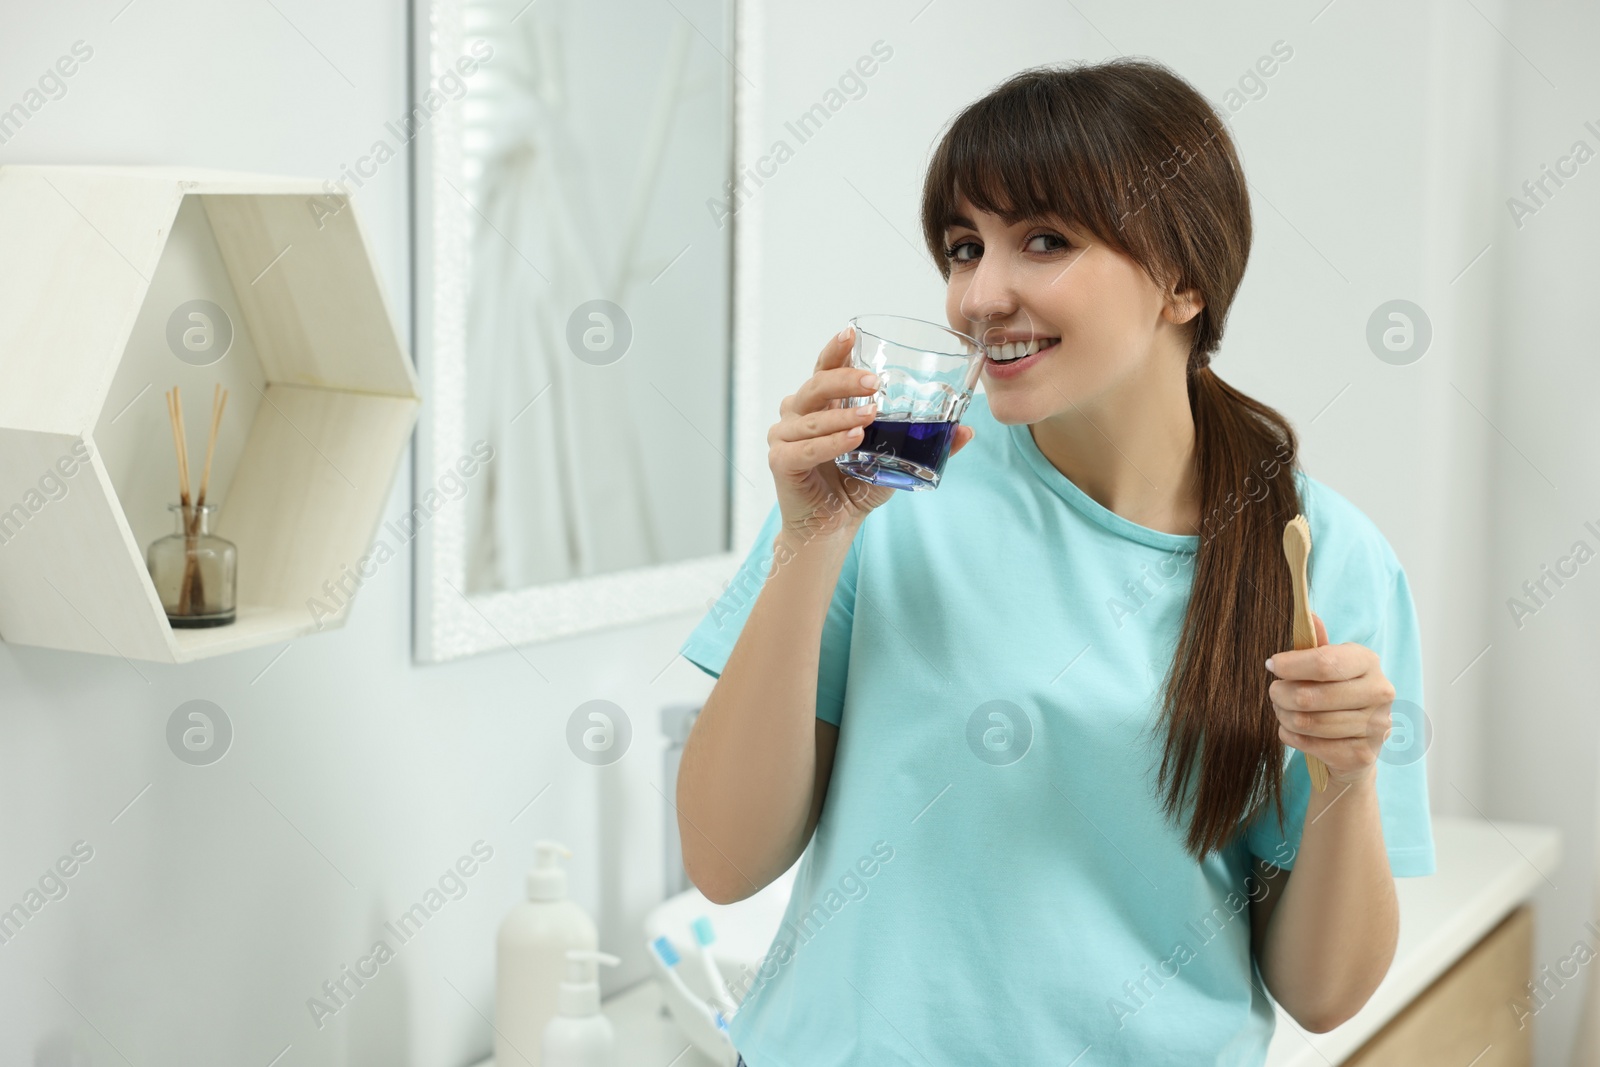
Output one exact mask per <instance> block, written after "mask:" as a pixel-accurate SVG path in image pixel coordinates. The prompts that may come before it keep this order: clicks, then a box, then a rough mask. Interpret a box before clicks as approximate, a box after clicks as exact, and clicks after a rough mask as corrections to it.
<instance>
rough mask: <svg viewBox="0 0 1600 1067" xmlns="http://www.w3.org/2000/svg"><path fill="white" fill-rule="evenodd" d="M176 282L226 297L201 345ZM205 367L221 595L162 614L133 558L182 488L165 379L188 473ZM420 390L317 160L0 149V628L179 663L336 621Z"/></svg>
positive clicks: (364, 565) (46, 642) (358, 571)
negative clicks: (223, 543)
mask: <svg viewBox="0 0 1600 1067" xmlns="http://www.w3.org/2000/svg"><path fill="white" fill-rule="evenodd" d="M192 301H209V302H210V303H212V304H214V305H216V306H217V307H220V308H221V309H222V311H223V313H224V315H225V317H226V321H225V322H217V323H210V326H211V327H212V329H213V331H214V332H213V333H212V334H211V335H209V337H207V338H206V339H207V340H209V341H210V342H211V343H212V344H214V345H215V346H216V347H215V348H214V349H213V350H212V351H210V352H206V351H204V349H203V346H201V347H202V351H201V354H200V355H199V356H196V355H195V354H194V353H193V352H192V351H185V352H183V353H180V351H179V348H180V346H179V344H177V343H175V342H169V336H171V337H173V338H178V337H182V336H183V329H184V327H185V326H186V325H188V323H189V322H190V321H191V320H189V318H188V311H189V310H190V309H186V308H185V307H184V305H186V304H189V303H190V302H192ZM193 321H195V322H199V321H201V320H193ZM228 327H231V334H232V339H231V343H230V344H229V346H228V347H227V348H226V349H222V347H221V345H222V337H223V331H225V330H226V329H227V328H228ZM195 336H204V335H195ZM218 351H220V352H221V355H220V358H217V352H218ZM206 360H213V361H212V362H209V363H205V365H200V364H201V363H203V362H205V361H206ZM214 382H221V383H222V385H223V386H224V387H225V388H226V389H228V390H229V400H228V406H227V409H226V412H225V414H224V416H223V421H222V427H221V432H220V433H219V435H218V439H217V449H216V454H215V459H214V461H213V464H212V470H211V482H210V491H209V493H208V502H211V503H217V504H219V505H220V507H219V509H218V513H217V521H216V523H215V524H214V527H213V528H214V530H215V532H216V533H217V534H218V535H219V536H221V537H225V538H227V539H228V540H230V541H232V542H234V543H235V544H236V545H237V546H238V617H237V620H236V621H235V622H233V623H232V624H229V625H225V626H217V627H213V628H208V629H181V628H180V629H176V630H175V629H173V628H172V627H171V626H170V625H169V624H168V622H167V617H166V613H165V612H164V611H163V610H162V607H161V602H160V600H159V599H158V597H157V595H156V589H155V585H154V583H153V582H152V581H151V578H150V574H149V571H148V570H147V569H146V565H145V553H146V550H147V549H148V547H149V545H150V542H151V541H153V540H156V539H157V538H160V537H162V536H165V535H166V534H169V533H171V532H172V531H173V528H174V519H173V517H172V514H171V513H170V512H169V511H168V510H167V505H168V504H171V503H175V502H176V501H177V496H178V475H177V460H176V457H175V454H174V452H173V441H172V431H171V428H170V425H169V423H168V419H167V412H166V406H165V404H164V403H163V401H162V394H163V393H164V392H165V391H166V390H167V389H168V388H169V387H171V386H173V385H177V386H180V387H181V388H182V391H183V396H184V398H185V414H186V423H185V427H186V432H187V434H188V439H189V445H190V456H189V464H190V468H191V472H192V474H191V477H192V478H193V480H194V481H195V482H198V480H199V470H200V466H201V464H202V463H203V461H204V455H205V439H206V435H207V432H208V430H209V425H210V422H209V416H210V409H211V394H212V383H214ZM420 406H421V400H420V397H419V392H418V388H417V379H416V375H415V373H414V372H413V370H412V366H411V361H410V359H409V357H408V356H407V354H406V351H405V347H404V345H403V344H402V343H401V339H400V337H399V335H398V334H397V332H396V324H395V322H394V320H393V319H392V317H391V316H390V313H389V308H388V305H387V302H386V301H385V298H384V294H383V289H382V286H381V284H380V281H379V276H378V271H377V268H376V266H375V264H374V263H373V259H372V253H371V250H370V249H369V248H368V247H367V243H366V240H365V239H364V237H363V236H362V231H361V227H360V226H359V224H358V223H357V220H356V212H355V206H354V205H353V204H351V203H350V202H349V200H348V199H347V198H346V197H343V196H339V195H330V194H328V193H327V192H326V191H325V190H324V188H323V187H322V184H321V183H320V182H317V181H313V180H310V179H298V178H279V177H265V176H257V175H249V174H233V173H228V172H219V171H195V170H180V169H173V168H147V167H97V166H70V167H69V166H62V167H55V166H4V167H0V637H4V638H5V640H7V641H12V642H17V643H19V644H25V645H40V646H44V647H47V648H58V649H69V650H73V651H78V652H93V653H101V654H106V655H119V656H122V657H124V658H126V659H129V660H134V659H142V660H154V661H159V662H167V663H183V662H188V661H190V660H196V659H200V658H203V657H207V656H214V655H219V654H222V653H226V652H235V651H238V650H241V649H246V648H254V647H257V646H260V645H266V644H272V643H276V642H280V641H284V640H287V639H289V638H292V637H296V636H299V635H302V634H307V633H312V632H315V631H317V630H321V629H325V628H327V627H329V626H337V625H340V624H342V623H343V622H344V620H345V619H346V617H347V616H348V612H349V607H350V602H351V599H352V597H353V596H354V593H355V591H356V589H357V588H359V586H360V584H361V581H362V580H364V579H365V578H366V577H370V575H371V573H373V571H372V568H373V567H374V566H375V565H376V564H375V563H374V562H373V558H372V553H371V549H372V547H373V541H374V536H375V535H376V534H377V527H378V522H379V520H380V519H381V518H382V514H383V508H384V505H385V503H386V501H387V499H388V496H389V492H390V489H391V486H392V485H393V481H394V475H395V471H396V469H397V467H398V466H399V461H400V458H401V456H402V455H403V454H404V452H405V447H406V442H407V439H408V438H409V436H410V433H411V428H412V425H413V423H414V422H415V421H416V417H417V411H418V409H419V407H420ZM385 540H386V541H388V542H390V544H389V548H390V550H391V552H393V551H394V550H395V549H396V548H401V547H403V546H400V545H398V544H397V543H395V542H397V538H396V537H395V536H393V535H392V534H390V535H386V537H385ZM400 555H401V556H402V562H400V563H397V564H391V565H392V566H399V567H404V566H405V563H404V562H403V559H404V554H403V552H401V553H400ZM387 558H388V557H387V556H382V555H381V554H380V556H379V559H380V561H381V560H384V559H387ZM358 575H359V577H358Z"/></svg>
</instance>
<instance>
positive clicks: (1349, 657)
mask: <svg viewBox="0 0 1600 1067" xmlns="http://www.w3.org/2000/svg"><path fill="white" fill-rule="evenodd" d="M1311 619H1312V622H1313V623H1314V624H1315V625H1316V629H1317V647H1316V648H1303V649H1300V650H1299V651H1289V652H1278V653H1274V654H1273V656H1272V658H1271V659H1269V660H1267V664H1268V666H1267V669H1268V670H1270V671H1271V672H1272V673H1273V674H1275V675H1277V680H1276V681H1274V682H1273V683H1272V684H1271V685H1270V686H1268V687H1267V693H1268V695H1269V696H1270V697H1271V699H1272V707H1273V710H1274V711H1276V712H1277V713H1278V736H1279V737H1280V738H1282V739H1283V742H1284V744H1286V745H1289V746H1291V747H1293V748H1298V749H1299V750H1300V751H1302V752H1304V753H1306V754H1307V755H1309V756H1316V757H1317V758H1318V759H1320V760H1322V762H1323V763H1325V764H1327V765H1328V778H1329V780H1330V781H1334V782H1338V783H1340V784H1341V785H1348V784H1353V783H1356V782H1362V781H1365V780H1367V779H1368V778H1370V777H1372V776H1374V775H1376V774H1377V767H1378V752H1379V751H1380V750H1381V749H1382V748H1383V743H1384V741H1385V740H1387V739H1388V737H1389V730H1390V725H1391V722H1390V717H1389V709H1390V705H1391V704H1392V703H1393V701H1394V695H1395V694H1394V686H1393V685H1392V684H1391V683H1390V681H1389V679H1388V678H1385V677H1384V675H1383V667H1382V665H1381V664H1379V662H1378V654H1377V653H1376V652H1374V651H1372V649H1370V648H1367V647H1366V646H1365V645H1358V644H1356V643H1354V642H1352V641H1346V642H1345V643H1344V644H1340V645H1330V644H1328V630H1327V628H1326V627H1325V626H1323V625H1322V619H1321V617H1320V616H1318V615H1317V614H1316V613H1315V612H1313V613H1312V615H1311Z"/></svg>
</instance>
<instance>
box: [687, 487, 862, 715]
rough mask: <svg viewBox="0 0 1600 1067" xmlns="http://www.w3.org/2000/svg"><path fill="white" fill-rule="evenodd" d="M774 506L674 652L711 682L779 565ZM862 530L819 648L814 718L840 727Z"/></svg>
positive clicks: (852, 545) (835, 593)
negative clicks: (736, 566)
mask: <svg viewBox="0 0 1600 1067" xmlns="http://www.w3.org/2000/svg"><path fill="white" fill-rule="evenodd" d="M782 518H783V516H782V513H781V512H780V511H779V510H778V505H777V504H773V505H772V510H771V511H770V512H768V514H767V518H766V521H765V522H763V523H762V525H761V529H760V531H759V532H758V533H757V534H756V539H755V543H754V544H752V545H751V546H750V551H749V553H748V554H747V555H746V556H745V558H744V562H743V563H741V564H740V565H739V569H738V570H737V571H735V572H734V575H733V577H732V578H730V579H729V580H728V584H727V586H726V587H725V588H724V589H723V591H722V595H721V596H719V597H718V598H717V599H716V600H715V601H713V602H712V604H711V606H710V610H708V611H707V612H706V614H705V616H704V617H703V618H701V620H700V622H699V623H698V624H697V625H696V626H695V628H694V629H693V630H692V631H690V633H689V636H688V638H687V639H686V640H685V641H684V642H683V645H682V646H681V647H680V648H679V649H678V654H679V655H681V656H683V657H684V658H685V659H687V660H688V661H689V662H690V663H693V664H694V665H695V666H697V667H699V668H700V669H701V670H703V671H705V672H706V673H707V674H709V675H711V676H712V677H713V678H716V677H720V676H721V674H722V668H723V667H724V666H725V665H726V664H727V662H728V656H729V654H731V653H732V652H733V646H734V642H736V641H737V640H738V639H739V632H740V631H741V630H743V629H744V624H745V620H746V619H748V618H749V617H750V609H751V608H752V607H754V606H755V602H756V597H757V595H758V594H759V593H760V592H761V587H762V585H763V584H764V583H765V582H766V580H767V578H768V576H769V575H770V574H771V573H772V572H773V566H774V564H775V563H776V564H777V565H778V566H782V564H783V562H784V561H783V560H782V559H781V558H778V557H776V556H775V554H774V552H773V542H774V538H775V537H776V536H777V532H778V526H779V524H780V522H781V521H782ZM865 529H866V524H865V523H863V524H862V525H861V526H860V528H858V529H857V530H856V536H855V540H854V541H852V542H851V543H850V551H849V553H847V554H846V556H845V561H844V565H843V566H842V567H841V568H840V570H839V581H838V582H837V583H836V584H835V585H834V589H833V599H832V600H831V601H830V602H829V604H828V615H827V618H826V619H825V620H824V621H823V624H822V644H821V648H820V649H819V656H818V660H817V718H819V719H822V720H823V721H825V722H830V723H832V724H833V725H835V726H837V725H839V721H840V719H841V718H843V715H844V690H845V682H846V680H847V678H848V676H849V667H850V630H851V624H852V622H853V620H854V617H855V604H856V574H857V568H858V567H859V565H860V552H861V537H862V533H863V531H864V530H865Z"/></svg>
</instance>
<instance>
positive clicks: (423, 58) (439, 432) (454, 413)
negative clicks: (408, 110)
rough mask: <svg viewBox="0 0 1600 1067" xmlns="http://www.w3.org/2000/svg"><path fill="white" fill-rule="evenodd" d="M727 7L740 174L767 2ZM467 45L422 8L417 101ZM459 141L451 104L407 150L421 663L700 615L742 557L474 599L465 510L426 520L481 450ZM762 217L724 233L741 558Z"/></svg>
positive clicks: (763, 506)
mask: <svg viewBox="0 0 1600 1067" xmlns="http://www.w3.org/2000/svg"><path fill="white" fill-rule="evenodd" d="M732 7H733V12H734V34H733V36H734V47H733V53H734V54H733V55H732V56H731V57H725V58H730V59H731V61H732V63H733V64H734V67H735V69H734V72H732V77H733V85H734V91H733V115H734V137H733V174H742V173H745V172H746V170H747V168H748V166H749V164H751V163H753V162H754V159H755V157H756V156H757V155H759V152H760V150H759V148H758V147H756V146H757V145H759V138H760V134H761V130H760V114H761V112H760V106H759V104H760V101H759V98H758V96H757V90H756V86H757V85H759V84H760V72H759V69H758V67H759V55H758V52H759V50H758V48H757V47H756V45H755V42H756V41H758V40H759V25H758V23H757V19H758V16H759V11H758V10H757V9H758V7H759V2H758V0H732ZM468 44H470V42H469V41H467V40H466V37H465V31H464V30H463V26H462V11H461V3H460V0H413V2H412V10H411V54H412V66H411V79H410V80H411V87H412V88H411V97H412V99H413V101H415V100H420V99H421V98H422V96H423V95H424V94H425V93H426V91H427V88H428V87H429V86H430V85H431V84H433V82H434V80H435V79H436V78H437V77H438V75H439V74H440V73H442V72H443V71H444V70H445V69H446V68H447V67H448V66H449V65H450V64H451V63H453V62H454V61H455V59H456V58H457V57H459V56H461V55H462V54H463V53H464V52H465V49H466V46H467V45H468ZM739 72H742V75H741V73H739ZM412 106H415V104H413V105H412ZM459 132H460V115H459V110H458V109H457V108H456V107H455V106H453V105H446V106H445V107H443V108H442V109H441V110H440V111H439V112H438V113H437V114H435V115H433V116H432V117H431V118H430V119H428V120H427V122H426V123H425V124H423V125H422V127H421V128H420V130H419V131H418V132H417V134H416V136H415V137H414V138H413V140H412V173H411V179H412V182H411V184H412V237H413V243H412V297H413V299H412V307H413V322H412V331H413V346H412V351H413V352H414V353H415V355H416V361H417V369H418V374H419V377H420V378H421V380H422V383H423V407H422V414H421V417H420V419H419V420H418V423H417V438H416V444H417V447H416V451H415V461H414V463H413V465H412V472H413V477H412V500H413V505H412V506H413V516H412V517H411V518H410V519H409V520H408V521H411V522H413V523H417V524H418V528H417V532H416V550H415V555H414V557H413V558H414V560H415V567H416V573H415V574H414V575H413V580H414V584H413V588H414V589H415V591H416V596H415V600H414V603H413V610H414V613H415V616H414V617H415V625H414V627H413V633H414V640H413V655H414V657H415V658H416V659H417V660H418V661H420V662H442V661H445V660H451V659H457V658H459V657H462V656H470V655H474V654H477V653H480V652H490V651H496V650H503V649H505V648H507V647H508V646H509V647H513V648H514V647H515V646H518V645H523V644H528V643H530V642H535V641H546V640H550V639H553V638H558V637H565V636H568V635H572V634H580V633H586V632H589V631H594V630H601V629H605V628H608V627H613V626H625V625H628V624H631V623H638V622H643V621H645V620H648V619H654V618H659V617H662V616H667V615H674V614H679V613H684V612H690V611H694V610H704V609H705V608H706V606H707V605H708V604H709V603H710V602H711V600H713V599H714V598H715V596H716V595H717V594H719V593H720V592H721V590H722V588H723V586H724V585H725V583H726V581H727V579H728V578H729V577H731V576H732V574H733V572H734V570H735V569H736V568H737V567H738V565H739V564H740V563H741V562H742V560H743V553H742V552H732V551H729V552H723V553H719V554H717V555H712V556H703V557H699V558H697V559H690V560H683V561H680V562H677V563H670V564H663V565H659V566H652V567H639V568H633V569H630V570H624V571H615V572H612V573H609V574H604V575H598V576H595V577H591V578H579V579H574V580H571V581H565V582H555V583H550V584H546V585H539V586H531V587H528V588H525V589H515V590H505V591H501V592H495V593H481V594H473V595H468V594H466V593H465V592H464V590H465V588H466V557H465V548H466V543H467V538H466V513H465V509H464V508H462V507H461V506H460V501H448V499H447V498H446V503H445V504H444V505H443V506H442V507H438V510H437V511H434V512H432V513H431V514H430V511H429V506H428V497H427V496H426V494H427V493H428V491H429V490H430V489H434V493H433V500H435V501H437V500H438V499H440V494H439V493H438V492H437V490H436V488H435V487H437V486H438V485H439V484H440V479H441V478H443V477H444V476H445V475H446V474H447V473H450V472H453V471H454V470H455V463H456V461H457V460H458V459H460V458H461V457H466V456H470V454H471V451H470V450H471V447H472V442H469V441H467V440H466V433H465V427H466V416H465V400H466V364H465V352H466V345H465V339H466V332H465V314H464V308H465V304H466V284H465V282H466V279H465V276H464V265H465V263H466V261H467V252H468V248H469V242H470V235H471V226H470V215H471V212H472V210H473V209H472V208H471V206H470V205H469V204H467V203H466V202H465V201H464V200H463V199H462V198H461V196H460V194H458V193H457V192H456V191H455V189H453V188H452V187H451V186H450V185H449V184H446V182H445V176H446V175H453V174H459V173H460V153H459V150H458V146H459V144H460V137H459ZM730 177H732V175H730ZM759 211H760V197H759V196H757V197H754V198H752V199H750V200H748V201H747V202H745V203H744V204H741V205H739V207H738V208H737V213H736V214H734V215H733V216H732V217H731V218H730V220H729V225H732V226H733V270H732V279H733V294H732V306H733V337H732V359H731V364H732V366H731V368H730V372H731V374H732V375H733V379H732V382H731V385H730V389H729V396H730V398H731V402H732V407H733V411H732V417H731V419H730V425H731V427H732V430H733V433H732V434H731V437H732V447H733V454H732V455H731V456H728V457H723V459H724V460H726V461H730V462H731V463H732V466H733V471H732V476H731V477H730V478H729V479H728V484H729V487H730V489H729V491H730V493H731V495H732V499H731V500H730V501H729V513H730V515H731V516H732V517H733V522H732V527H733V543H734V544H735V545H741V544H748V543H749V541H750V540H751V539H752V538H753V537H754V536H755V534H756V531H757V530H758V529H759V528H760V526H761V523H762V520H763V519H764V518H765V516H766V511H767V509H768V508H770V506H771V505H770V501H769V500H767V499H765V498H757V496H756V493H755V491H754V490H755V488H756V487H755V486H754V485H753V484H752V483H751V482H750V479H749V478H747V477H745V473H748V474H751V475H755V474H756V473H757V472H764V471H766V470H767V466H766V457H765V455H764V454H763V450H762V449H761V448H758V447H756V445H757V443H758V442H761V441H763V440H764V438H763V431H762V429H761V425H760V420H759V419H758V418H757V416H756V411H755V402H756V398H757V395H758V388H757V384H758V378H757V375H758V370H757V367H756V357H755V352H756V343H757V326H758V323H757V315H756V293H757V263H756V246H757V239H758V234H759V230H760V219H759ZM708 458H710V457H708ZM491 462H492V460H491ZM741 472H745V473H741ZM458 476H459V475H458ZM465 481H466V484H467V487H468V488H467V492H468V493H471V492H472V491H473V482H472V479H471V478H470V477H469V478H466V479H465ZM461 499H462V500H464V499H466V497H465V496H463V497H462V498H461Z"/></svg>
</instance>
